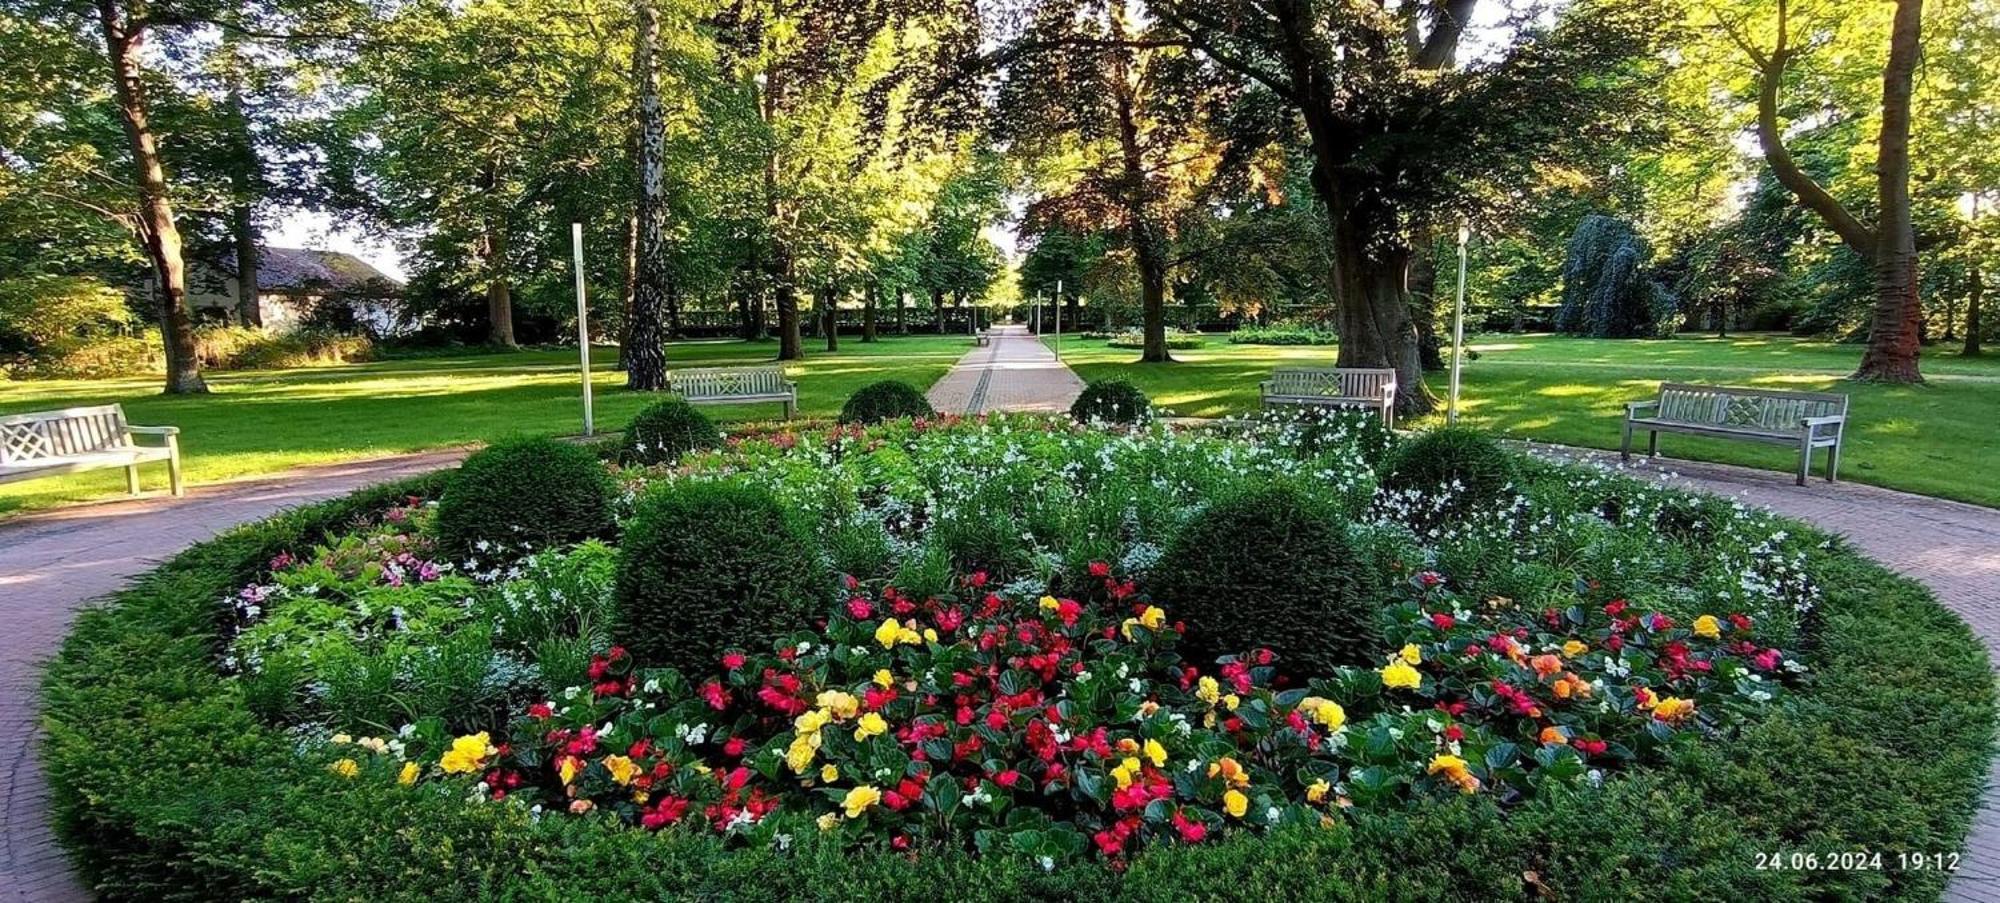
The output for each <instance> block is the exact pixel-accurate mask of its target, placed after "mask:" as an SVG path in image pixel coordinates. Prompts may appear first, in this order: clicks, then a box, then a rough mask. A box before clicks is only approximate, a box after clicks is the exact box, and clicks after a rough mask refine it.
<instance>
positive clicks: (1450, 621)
mask: <svg viewBox="0 0 2000 903" xmlns="http://www.w3.org/2000/svg"><path fill="white" fill-rule="evenodd" d="M1457 623H1458V619H1457V618H1455V617H1452V614H1451V612H1448V611H1438V612H1432V613H1431V626H1433V627H1436V628H1437V629H1439V630H1450V629H1451V628H1452V627H1453V626H1454V625H1456V624H1457Z"/></svg>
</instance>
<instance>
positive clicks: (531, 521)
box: [437, 438, 617, 555]
mask: <svg viewBox="0 0 2000 903" xmlns="http://www.w3.org/2000/svg"><path fill="white" fill-rule="evenodd" d="M616 491H617V488H616V486H615V485H614V484H613V482H612V480H611V475H610V474H609V473H606V472H605V470H604V466H603V465H602V464H599V463H598V461H597V456H596V455H595V454H593V453H592V452H591V450H590V449H588V448H586V447H584V446H581V445H573V444H571V443H568V442H558V441H556V440H554V439H547V438H533V439H514V440H510V441H506V442H497V443H494V444H493V445H491V446H488V447H487V448H486V449H484V450H482V451H479V452H477V453H475V454H473V455H472V457H469V458H467V459H465V463H464V464H463V465H461V466H460V467H459V468H458V472H457V473H455V474H453V475H452V477H451V481H450V482H449V483H448V484H446V487H445V491H444V496H443V497H442V498H440V499H438V514H437V531H438V542H439V544H440V545H441V546H442V547H443V549H444V550H445V552H447V553H448V554H452V555H467V554H471V553H473V552H476V551H478V550H479V547H480V543H481V542H485V543H489V544H492V545H497V546H499V547H501V548H504V549H514V550H518V549H523V548H546V547H549V546H555V545H562V544H564V543H570V542H576V541H577V540H581V539H589V538H591V537H593V536H602V535H604V534H606V533H608V532H609V531H610V530H611V525H612V522H611V500H612V497H613V495H614V494H615V492H616Z"/></svg>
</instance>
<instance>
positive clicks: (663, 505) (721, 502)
mask: <svg viewBox="0 0 2000 903" xmlns="http://www.w3.org/2000/svg"><path fill="white" fill-rule="evenodd" d="M813 549H814V543H813V542H812V540H811V538H810V537H808V536H806V535H805V533H804V532H803V531H801V530H799V529H798V528H797V527H796V526H794V525H793V524H792V523H791V522H790V520H788V519H787V518H786V516H785V510H784V508H783V507H782V506H780V505H779V504H778V501H777V499H775V498H773V497H772V496H771V495H770V493H768V492H765V491H764V490H761V489H757V488H755V487H751V486H746V485H743V484H740V483H734V482H726V481H717V482H702V481H694V482H683V483H676V484H671V485H668V486H664V487H662V488H660V489H658V490H656V491H654V492H652V493H650V494H648V495H647V496H646V497H645V498H644V499H643V500H641V501H640V503H639V508H638V511H637V512H635V513H634V515H633V517H632V520H631V523H630V524H629V525H627V527H626V529H625V536H624V543H623V550H622V551H623V555H622V557H621V559H620V561H619V566H618V593H617V599H618V603H617V604H618V615H617V621H618V623H617V624H616V626H615V627H614V628H613V631H612V632H613V636H614V638H615V639H617V641H618V642H619V644H620V645H623V646H624V647H625V648H626V649H628V650H630V651H631V652H632V654H633V655H634V656H635V657H636V658H637V659H638V661H639V662H640V663H641V664H646V665H664V666H668V667H675V668H680V669H682V670H683V671H685V672H687V673H690V674H700V673H707V672H708V671H710V670H712V669H713V668H714V667H715V663H716V661H717V657H718V656H720V655H721V654H722V653H723V651H724V650H726V649H732V648H734V649H756V648H762V647H765V646H768V645H769V644H770V642H771V640H772V639H773V638H774V637H777V636H778V635H780V634H782V633H784V632H786V631H788V630H796V629H798V628H799V627H800V626H802V625H806V624H809V623H810V622H811V621H812V619H814V618H816V617H819V616H822V615H823V614H824V612H823V611H822V608H823V606H822V605H821V604H820V603H821V602H822V601H823V600H822V597H823V596H824V595H825V591H826V589H827V588H828V587H829V586H831V582H830V581H829V580H828V577H827V574H826V571H825V568H824V566H823V565H822V564H821V562H820V559H819V557H818V555H817V553H816V552H814V551H813Z"/></svg>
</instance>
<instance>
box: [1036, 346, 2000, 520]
mask: <svg viewBox="0 0 2000 903" xmlns="http://www.w3.org/2000/svg"><path fill="white" fill-rule="evenodd" d="M1467 345H1468V347H1470V348H1471V349H1472V350H1473V351H1475V352H1477V353H1478V354H1479V355H1480V357H1479V359H1478V360H1468V361H1467V362H1466V365H1465V388H1464V394H1463V396H1462V404H1463V410H1462V413H1461V417H1462V420H1463V422H1465V423H1468V424H1470V425H1472V426H1477V427H1481V428H1486V429H1494V430H1500V431H1503V432H1504V433H1506V434H1507V435H1510V436H1514V437H1518V438H1523V439H1533V440H1536V441H1541V442H1555V443H1561V444H1565V445H1579V446H1587V447H1594V448H1615V447H1616V443H1617V441H1618V426H1619V423H1620V420H1621V418H1623V416H1624V411H1625V407H1624V406H1625V403H1626V402H1631V401H1642V400H1645V399H1648V398H1652V397H1653V396H1654V395H1655V394H1656V393H1657V392H1658V390H1659V384H1660V383H1661V382H1663V381H1669V380H1673V381H1684V382H1698V383H1715V384H1727V385H1747V386H1763V387H1767V388H1774V389H1795V390H1800V391H1814V392H1845V393H1847V394H1848V395H1849V396H1851V397H1852V399H1853V407H1852V409H1851V411H1850V413H1849V420H1848V429H1847V438H1846V444H1845V451H1844V453H1843V454H1842V461H1841V463H1842V465H1843V466H1842V468H1841V478H1842V479H1851V480H1855V481H1857V482H1862V483H1872V484H1875V485H1878V486H1885V487H1888V488H1891V489H1900V490H1904V491H1907V492H1917V493H1922V494H1924V495H1932V496H1938V497H1940V498H1948V499H1955V500H1957V501H1962V502H1971V503H1974V504H1980V505H1990V506H2000V484H1995V483H1994V482H1993V481H1991V480H1979V479H1968V475H1972V474H1980V473H1985V472H1986V471H1987V470H1988V469H1989V468H1990V466H1991V465H1990V464H1989V463H1987V462H1991V461H1993V460H2000V432H1996V431H1995V430H1994V429H1993V426H1992V425H1993V424H1994V423H1996V422H2000V360H1991V359H1986V358H1964V357H1959V356H1957V355H1946V354H1939V355H1938V356H1936V357H1932V358H1930V359H1929V360H1928V361H1927V362H1926V365H1925V369H1926V371H1927V374H1926V378H1927V380H1928V383H1927V384H1926V385H1924V386H1894V385H1883V384H1876V383H1866V382H1855V381H1852V380H1849V379H1847V378H1846V377H1847V376H1848V374H1850V373H1852V372H1853V371H1854V361H1855V359H1856V357H1857V355H1858V354H1859V353H1860V349H1858V348H1856V347H1855V346H1852V345H1840V344H1835V343H1831V342H1823V341H1806V340H1800V339H1796V338H1793V337H1791V336H1786V335H1766V334H1751V335H1739V336H1733V337H1731V338H1728V339H1717V338H1683V339H1667V340H1657V341H1638V340H1616V339H1579V338H1566V337H1561V336H1550V335H1487V336H1480V337H1478V338H1475V339H1469V340H1468V342H1467ZM1333 356H1334V352H1333V349H1331V348H1327V347H1325V346H1270V345H1230V344H1227V343H1222V342H1211V343H1209V345H1208V347H1206V348H1201V349H1196V350H1191V351H1184V352H1181V353H1180V354H1179V357H1180V363H1179V364H1176V365H1174V366H1172V367H1141V366H1133V365H1131V362H1132V361H1133V360H1134V359H1135V355H1134V354H1133V352H1132V351H1130V350H1127V349H1117V348H1107V347H1106V346H1105V344H1104V343H1103V342H1102V341H1089V340H1083V339H1078V338H1075V337H1073V336H1072V337H1068V338H1066V339H1065V340H1064V342H1063V359H1064V361H1066V362H1067V363H1069V364H1070V366H1071V367H1073V368H1075V369H1076V371H1077V373H1078V374H1079V375H1081V376H1082V377H1083V378H1084V379H1086V380H1095V379H1106V378H1111V377H1117V378H1121V379H1127V380H1130V381H1131V382H1132V383H1133V384H1135V385H1137V386H1138V387H1139V388H1140V389H1141V390H1143V391H1144V392H1145V393H1146V394H1147V395H1148V396H1150V397H1151V398H1152V399H1153V403H1154V404H1155V405H1156V406H1158V407H1159V408H1160V409H1161V414H1162V416H1183V417H1221V416H1227V415H1232V414H1246V413H1250V412H1254V411H1256V410H1257V407H1258V404H1259V401H1258V394H1257V383H1258V381H1259V380H1262V379H1264V378H1265V377H1266V376H1267V375H1268V374H1269V373H1270V372H1271V370H1272V369H1273V368H1276V367H1280V366H1326V365H1327V364H1329V363H1330V362H1331V361H1332V360H1333ZM1437 419H1438V420H1439V422H1441V417H1440V418H1437ZM1397 425H1398V426H1399V427H1412V428H1424V427H1428V426H1430V425H1432V421H1431V420H1429V419H1426V420H1415V421H1407V422H1399V423H1398V424H1397ZM1661 448H1662V450H1663V451H1664V452H1665V453H1666V454H1667V455H1668V456H1670V457H1673V458H1686V459H1695V460H1702V461H1718V462H1722V463H1727V464H1740V465H1745V466H1749V467H1758V468H1765V469H1770V470H1778V471H1783V470H1785V469H1787V468H1789V467H1790V466H1792V463H1793V462H1792V460H1791V459H1790V458H1788V457H1787V452H1786V450H1784V449H1781V448H1778V447H1777V446H1763V445H1757V444H1754V443H1747V442H1728V441H1723V440H1718V439H1704V438H1699V437H1694V436H1670V437H1666V438H1664V439H1662V440H1661Z"/></svg>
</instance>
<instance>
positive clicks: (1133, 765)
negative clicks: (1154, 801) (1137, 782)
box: [1111, 758, 1139, 790]
mask: <svg viewBox="0 0 2000 903" xmlns="http://www.w3.org/2000/svg"><path fill="white" fill-rule="evenodd" d="M1111 776H1112V777H1113V778H1115V779H1116V780H1117V781H1118V789H1120V790H1124V789H1125V788H1127V787H1130V786H1132V781H1133V779H1135V778H1137V777H1138V776H1139V760H1138V759H1131V758H1128V759H1126V760H1124V761H1122V762H1119V763H1118V767H1117V768H1113V769H1111Z"/></svg>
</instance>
